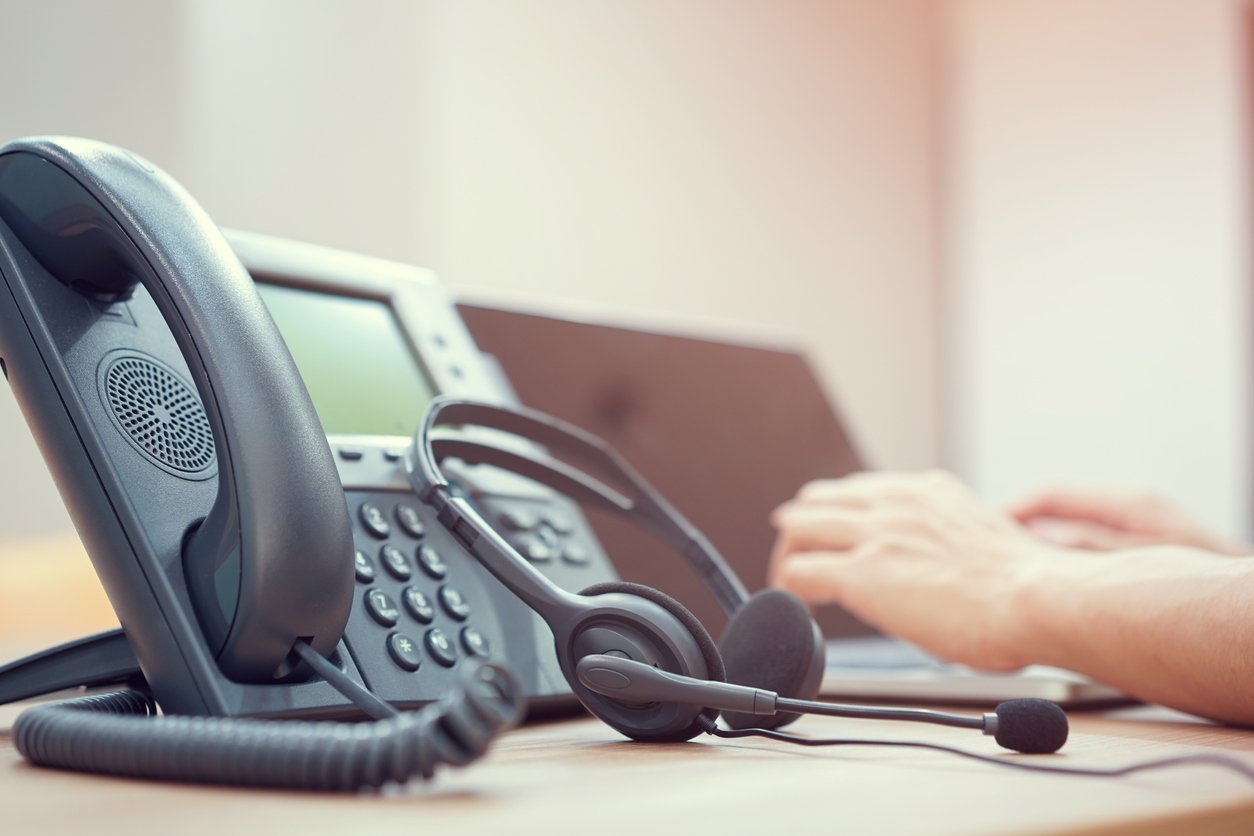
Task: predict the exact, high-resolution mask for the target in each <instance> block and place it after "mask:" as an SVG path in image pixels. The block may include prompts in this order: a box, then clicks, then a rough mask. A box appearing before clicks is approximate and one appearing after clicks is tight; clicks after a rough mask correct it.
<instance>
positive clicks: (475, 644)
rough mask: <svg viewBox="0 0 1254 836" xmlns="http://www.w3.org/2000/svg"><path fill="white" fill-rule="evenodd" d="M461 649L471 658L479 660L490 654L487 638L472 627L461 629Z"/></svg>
mask: <svg viewBox="0 0 1254 836" xmlns="http://www.w3.org/2000/svg"><path fill="white" fill-rule="evenodd" d="M462 647H464V648H465V649H466V652H467V653H469V654H470V655H471V656H478V657H479V658H483V657H484V656H487V655H488V654H489V653H491V652H492V650H491V646H490V645H489V644H488V640H487V637H485V636H484V635H483V633H480V632H479V631H478V630H476V629H475V628H474V627H463V628H462Z"/></svg>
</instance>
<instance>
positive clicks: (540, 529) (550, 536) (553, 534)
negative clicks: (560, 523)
mask: <svg viewBox="0 0 1254 836" xmlns="http://www.w3.org/2000/svg"><path fill="white" fill-rule="evenodd" d="M535 537H536V539H537V540H539V541H540V542H541V543H543V544H544V545H546V546H548V547H549V549H550V550H552V551H557V550H558V548H559V547H561V545H562V538H561V537H560V536H558V533H557V529H555V528H553V526H551V525H549V524H548V523H541V524H540V525H539V526H537V527H536V534H535Z"/></svg>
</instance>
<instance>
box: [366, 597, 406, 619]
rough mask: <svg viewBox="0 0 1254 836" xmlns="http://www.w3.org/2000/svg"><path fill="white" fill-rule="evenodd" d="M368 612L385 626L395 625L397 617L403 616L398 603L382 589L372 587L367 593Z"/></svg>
mask: <svg viewBox="0 0 1254 836" xmlns="http://www.w3.org/2000/svg"><path fill="white" fill-rule="evenodd" d="M366 612H368V613H370V617H371V618H373V619H374V620H375V621H377V622H379V623H380V624H382V625H383V626H384V627H395V626H396V619H398V618H400V617H401V611H400V610H398V609H397V608H396V603H395V602H394V601H393V600H392V599H391V598H389V597H388V594H387V593H386V592H384V591H383V590H382V589H372V590H370V591H369V592H367V593H366Z"/></svg>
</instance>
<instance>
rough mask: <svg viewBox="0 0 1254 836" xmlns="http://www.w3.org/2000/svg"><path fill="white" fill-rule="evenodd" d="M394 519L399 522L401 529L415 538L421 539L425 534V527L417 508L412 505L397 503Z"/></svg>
mask: <svg viewBox="0 0 1254 836" xmlns="http://www.w3.org/2000/svg"><path fill="white" fill-rule="evenodd" d="M396 521H397V522H398V523H399V524H400V526H401V530H402V531H404V532H405V533H406V534H408V535H409V536H410V537H413V538H414V539H415V540H421V539H422V538H423V537H425V536H426V535H427V528H426V526H424V525H423V524H422V517H420V516H419V515H418V509H417V508H415V507H414V506H412V505H404V504H401V505H397V506H396Z"/></svg>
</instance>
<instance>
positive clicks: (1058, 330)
mask: <svg viewBox="0 0 1254 836" xmlns="http://www.w3.org/2000/svg"><path fill="white" fill-rule="evenodd" d="M1244 8H1245V4H1244V3H1237V2H1232V0H1101V2H1090V1H1089V0H1052V1H1051V2H1048V3H1043V2H1024V0H1016V1H1015V2H1007V1H1006V0H964V1H963V2H959V3H957V4H955V6H954V14H953V15H952V19H951V23H952V33H951V38H950V44H951V55H952V56H953V61H952V79H953V87H952V93H951V96H950V97H949V104H948V107H947V111H946V112H947V114H948V116H947V122H948V125H949V127H950V130H949V140H948V142H947V147H948V148H949V155H950V156H949V158H948V160H947V166H946V168H947V171H948V175H947V184H948V188H947V204H946V206H945V217H946V218H947V231H948V235H947V240H948V242H949V253H950V256H951V258H950V260H949V275H950V291H951V292H950V293H949V305H948V311H947V314H948V316H947V321H948V329H949V330H948V333H949V335H950V339H949V349H950V350H949V363H948V368H949V369H950V372H951V374H952V378H951V383H950V384H949V385H947V387H946V388H947V390H948V391H949V393H950V404H951V407H952V408H951V410H950V414H949V421H948V426H949V433H948V436H947V437H948V438H949V439H951V443H952V445H953V447H952V451H951V456H952V461H953V463H954V465H955V467H956V468H957V469H958V470H959V471H960V472H962V473H963V474H964V475H966V476H967V477H969V478H970V479H972V480H973V481H974V482H975V484H976V485H977V487H978V488H980V489H981V490H982V491H983V492H984V493H985V495H986V496H988V497H989V498H992V499H995V500H1010V499H1013V498H1015V497H1018V496H1021V495H1023V494H1024V493H1025V492H1028V491H1030V490H1032V489H1033V488H1034V487H1035V486H1036V485H1039V484H1041V483H1051V482H1061V483H1066V484H1070V483H1094V484H1099V485H1111V486H1139V485H1145V486H1152V487H1155V488H1157V489H1158V490H1161V491H1165V492H1167V493H1169V494H1172V495H1174V496H1176V497H1178V498H1179V499H1180V500H1181V501H1183V502H1184V503H1185V504H1186V505H1187V506H1188V507H1190V508H1191V509H1192V510H1193V511H1194V512H1195V513H1196V514H1197V515H1198V516H1200V517H1201V518H1202V519H1203V520H1205V521H1207V522H1208V523H1210V524H1211V525H1213V526H1215V527H1217V528H1219V529H1221V530H1223V531H1226V532H1229V533H1237V532H1241V531H1245V530H1247V529H1248V526H1249V509H1250V491H1249V485H1248V478H1249V477H1248V473H1249V463H1250V442H1249V437H1250V414H1249V408H1248V404H1249V397H1250V391H1249V390H1250V376H1249V368H1248V366H1249V363H1248V358H1249V356H1250V352H1251V347H1252V346H1251V342H1250V340H1251V337H1250V327H1249V326H1250V323H1249V313H1250V300H1249V290H1248V288H1249V280H1250V277H1249V263H1248V257H1247V256H1248V249H1249V224H1248V219H1247V212H1246V203H1245V201H1246V200H1247V181H1248V172H1247V164H1246V159H1247V157H1248V154H1249V151H1248V139H1247V135H1246V130H1245V129H1246V125H1245V122H1244V119H1245V115H1244V114H1245V110H1244V107H1243V105H1244V103H1245V100H1244V96H1245V95H1246V93H1245V90H1244V87H1243V83H1242V79H1243V78H1244V76H1245V75H1247V74H1248V70H1247V69H1246V65H1245V64H1243V63H1242V62H1243V60H1244V59H1243V52H1242V47H1243V44H1242V41H1241V38H1242V34H1243V18H1242V10H1243V9H1244Z"/></svg>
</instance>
